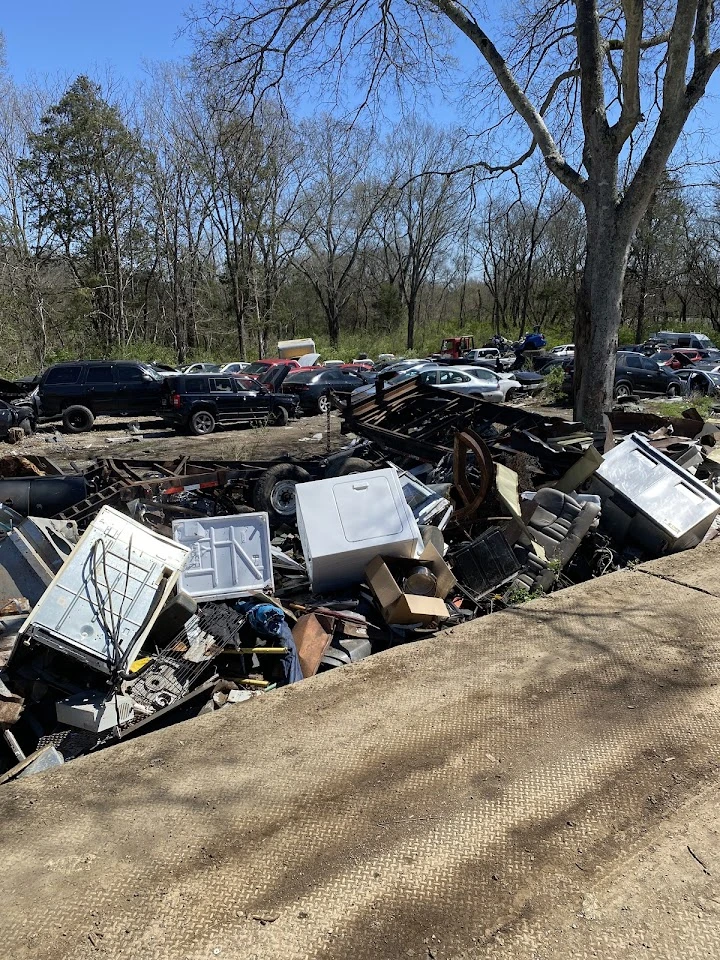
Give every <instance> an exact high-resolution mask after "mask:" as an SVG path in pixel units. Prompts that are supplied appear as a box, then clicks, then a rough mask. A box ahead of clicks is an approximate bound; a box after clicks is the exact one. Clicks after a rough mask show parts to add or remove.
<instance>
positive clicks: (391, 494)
mask: <svg viewBox="0 0 720 960" xmlns="http://www.w3.org/2000/svg"><path fill="white" fill-rule="evenodd" d="M295 499H296V504H297V521H298V529H299V531H300V540H301V542H302V548H303V553H304V554H305V561H306V563H307V569H308V576H309V577H310V582H311V583H312V588H313V591H314V592H315V593H318V592H321V591H324V590H335V589H339V588H341V587H345V586H348V585H350V584H354V583H359V582H360V581H362V579H363V576H364V571H365V567H366V566H367V564H368V563H369V562H370V561H371V560H372V559H373V557H377V556H378V555H382V556H384V557H415V556H417V555H418V554H419V553H420V552H421V551H422V547H423V544H422V539H421V537H420V532H419V530H418V526H417V523H416V521H415V518H414V516H413V513H412V510H411V509H410V507H409V506H408V504H407V501H406V500H405V497H404V496H403V489H402V485H401V483H400V479H399V478H398V475H397V473H396V471H395V470H394V469H392V468H391V467H388V468H386V469H384V470H372V471H370V472H369V473H359V474H354V475H351V476H346V477H331V478H329V479H328V480H314V481H311V482H309V483H299V484H298V485H297V486H296V487H295Z"/></svg>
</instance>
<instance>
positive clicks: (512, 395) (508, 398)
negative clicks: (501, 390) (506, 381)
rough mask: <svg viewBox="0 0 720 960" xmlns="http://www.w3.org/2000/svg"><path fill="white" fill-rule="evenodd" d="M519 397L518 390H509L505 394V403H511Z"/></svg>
mask: <svg viewBox="0 0 720 960" xmlns="http://www.w3.org/2000/svg"><path fill="white" fill-rule="evenodd" d="M517 395H518V394H517V390H515V389H514V388H513V389H512V390H508V392H507V393H506V394H505V403H510V401H511V400H515V399H516V398H517Z"/></svg>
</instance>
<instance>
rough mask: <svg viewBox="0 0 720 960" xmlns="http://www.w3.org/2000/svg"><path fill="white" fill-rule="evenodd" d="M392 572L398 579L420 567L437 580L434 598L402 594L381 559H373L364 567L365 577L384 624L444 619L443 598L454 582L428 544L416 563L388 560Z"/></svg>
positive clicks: (444, 607)
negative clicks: (420, 565)
mask: <svg viewBox="0 0 720 960" xmlns="http://www.w3.org/2000/svg"><path fill="white" fill-rule="evenodd" d="M388 559H389V562H390V563H391V564H392V567H393V570H394V571H395V572H396V573H397V574H398V576H400V578H401V579H402V577H403V576H404V575H405V572H406V571H408V572H409V570H410V569H412V568H413V567H416V566H418V564H422V566H424V567H427V568H428V569H429V570H430V572H431V573H432V574H433V575H434V576H435V578H436V580H437V589H436V590H435V596H434V597H419V596H415V595H414V594H410V593H403V592H402V589H401V588H400V584H399V583H398V581H397V580H396V579H395V576H394V575H393V573H392V571H391V570H390V567H389V566H388V564H387V562H386V561H385V558H384V557H375V558H374V559H373V560H371V561H370V563H369V564H368V565H367V567H366V568H365V577H366V579H367V582H368V586H369V587H370V589H371V590H372V592H373V595H374V596H375V599H376V600H377V602H378V603H379V604H380V607H381V609H382V614H383V618H384V619H385V622H386V623H429V622H430V621H432V620H445V619H447V617H448V612H447V607H446V606H445V603H444V600H445V597H446V596H447V595H448V593H450V591H451V590H452V588H453V587H454V586H455V583H456V582H457V581H456V580H455V577H454V576H453V573H452V570H451V569H450V567H449V566H448V565H447V564H446V563H445V561H444V560H443V558H442V557H441V556H440V554H439V553H438V552H437V550H436V549H435V547H433V545H432V544H428V545H427V546H426V547H425V549H424V550H423V552H422V553H421V554H420V556H419V557H418V559H417V560H398V559H395V558H388Z"/></svg>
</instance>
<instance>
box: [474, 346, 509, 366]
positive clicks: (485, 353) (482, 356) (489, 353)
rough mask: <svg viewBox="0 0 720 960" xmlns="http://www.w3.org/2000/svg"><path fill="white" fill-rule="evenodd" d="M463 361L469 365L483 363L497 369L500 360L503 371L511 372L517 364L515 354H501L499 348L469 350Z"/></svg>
mask: <svg viewBox="0 0 720 960" xmlns="http://www.w3.org/2000/svg"><path fill="white" fill-rule="evenodd" d="M463 360H465V361H466V362H467V363H481V364H483V365H485V366H487V367H491V368H495V367H496V366H497V362H498V360H499V361H500V366H501V367H502V368H503V370H509V369H510V367H511V366H512V365H513V364H514V363H515V354H512V353H511V354H501V353H500V351H499V350H498V348H497V347H479V348H478V349H475V350H467V351H466V352H465V353H464V354H463Z"/></svg>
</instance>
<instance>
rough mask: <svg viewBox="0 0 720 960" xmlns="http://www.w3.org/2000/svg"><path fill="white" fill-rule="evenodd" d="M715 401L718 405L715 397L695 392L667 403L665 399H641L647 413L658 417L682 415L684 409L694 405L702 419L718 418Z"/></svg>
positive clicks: (718, 402)
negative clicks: (659, 400)
mask: <svg viewBox="0 0 720 960" xmlns="http://www.w3.org/2000/svg"><path fill="white" fill-rule="evenodd" d="M716 403H717V404H718V406H720V401H718V399H717V398H716V397H704V396H703V395H702V394H699V393H695V394H691V396H689V397H683V398H682V399H681V400H673V401H671V402H669V403H668V402H666V401H665V402H663V401H661V402H658V401H655V402H653V401H652V400H649V401H643V406H644V407H645V408H646V409H647V411H648V412H649V413H654V414H657V416H659V417H682V415H683V413H684V412H685V411H686V410H690V408H691V407H694V408H695V409H696V410H697V412H698V413H699V414H700V416H701V417H702V418H703V420H717V419H719V418H720V412H716V411H715V409H714V408H715V404H716Z"/></svg>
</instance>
